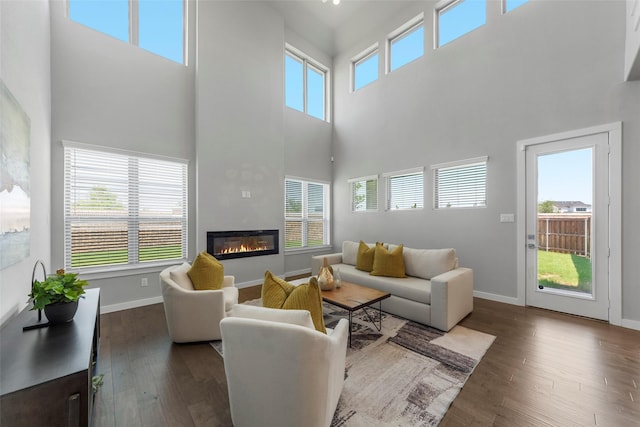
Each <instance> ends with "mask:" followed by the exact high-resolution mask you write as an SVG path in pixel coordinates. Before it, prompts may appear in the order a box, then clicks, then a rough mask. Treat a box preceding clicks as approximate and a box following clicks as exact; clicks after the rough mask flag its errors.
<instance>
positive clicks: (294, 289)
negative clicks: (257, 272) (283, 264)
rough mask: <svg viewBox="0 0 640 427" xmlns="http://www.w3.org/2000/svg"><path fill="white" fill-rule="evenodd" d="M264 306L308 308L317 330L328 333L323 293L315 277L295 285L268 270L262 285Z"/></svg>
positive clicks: (292, 308)
mask: <svg viewBox="0 0 640 427" xmlns="http://www.w3.org/2000/svg"><path fill="white" fill-rule="evenodd" d="M262 306H263V307H268V308H280V309H283V310H308V311H309V313H311V320H313V326H315V328H316V330H317V331H319V332H322V333H325V334H326V333H327V330H326V328H325V326H324V318H323V317H322V294H321V292H320V287H319V286H318V281H317V279H316V278H315V277H312V278H311V279H310V281H309V283H305V284H302V285H298V286H294V285H292V284H291V283H289V282H287V281H285V280H282V279H281V278H279V277H277V276H274V275H273V274H272V273H271V272H270V271H269V270H267V271H266V272H265V273H264V283H263V285H262Z"/></svg>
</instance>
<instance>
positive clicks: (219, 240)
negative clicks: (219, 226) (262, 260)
mask: <svg viewBox="0 0 640 427" xmlns="http://www.w3.org/2000/svg"><path fill="white" fill-rule="evenodd" d="M207 252H208V253H210V254H211V255H213V256H214V257H215V258H216V259H218V260H223V259H233V258H246V257H252V256H261V255H272V254H277V253H278V252H279V237H278V230H243V231H207Z"/></svg>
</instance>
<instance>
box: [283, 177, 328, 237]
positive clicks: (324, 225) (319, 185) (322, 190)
mask: <svg viewBox="0 0 640 427" xmlns="http://www.w3.org/2000/svg"><path fill="white" fill-rule="evenodd" d="M329 191H330V187H329V184H327V183H324V182H314V181H307V180H304V179H298V178H289V177H288V178H285V180H284V200H285V202H284V245H285V246H284V247H285V249H303V248H313V247H321V246H328V245H329V244H330V240H329V231H330V230H329V225H330V220H329V218H330V216H329V212H330V211H329Z"/></svg>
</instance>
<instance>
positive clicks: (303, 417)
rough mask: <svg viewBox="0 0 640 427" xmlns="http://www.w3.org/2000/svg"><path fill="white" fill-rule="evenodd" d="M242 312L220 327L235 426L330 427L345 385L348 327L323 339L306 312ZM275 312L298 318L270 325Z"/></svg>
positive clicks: (340, 324) (338, 328)
mask: <svg viewBox="0 0 640 427" xmlns="http://www.w3.org/2000/svg"><path fill="white" fill-rule="evenodd" d="M253 309H257V310H253ZM246 310H247V309H246V308H245V307H243V313H241V314H238V315H239V316H243V317H234V314H233V312H232V313H231V315H230V317H226V318H225V319H223V320H222V321H221V322H220V329H221V330H222V352H223V357H224V369H225V373H226V376H227V385H228V388H229V403H230V406H231V419H232V420H233V425H234V426H235V427H253V426H258V425H261V426H278V427H286V426H290V427H299V426H305V427H316V426H317V427H327V426H329V425H330V424H331V420H332V418H333V414H334V412H335V410H336V407H337V405H338V399H339V398H340V394H341V392H342V387H343V385H344V373H345V359H346V354H347V338H348V334H349V322H348V321H347V320H346V319H341V320H340V321H339V322H338V325H337V326H336V328H335V329H334V330H332V331H331V330H328V331H327V332H328V333H327V334H323V333H322V332H318V331H316V330H315V329H314V327H313V322H312V321H311V316H310V315H309V312H308V311H306V310H277V309H269V308H263V307H252V308H251V309H250V310H251V311H252V313H250V314H247V313H246ZM261 310H262V311H264V312H265V313H266V315H264V316H261V314H260V313H259V312H260V311H261ZM276 312H297V313H295V314H294V313H289V314H290V315H291V316H290V319H282V320H279V321H274V319H275V315H274V313H276ZM300 313H303V314H305V315H306V316H307V317H306V319H305V320H304V322H300V321H299V315H300ZM284 315H285V317H286V316H287V313H284ZM261 317H262V318H263V319H268V320H261V319H260V318H261ZM291 317H297V318H291ZM283 322H287V323H283ZM301 325H306V326H301Z"/></svg>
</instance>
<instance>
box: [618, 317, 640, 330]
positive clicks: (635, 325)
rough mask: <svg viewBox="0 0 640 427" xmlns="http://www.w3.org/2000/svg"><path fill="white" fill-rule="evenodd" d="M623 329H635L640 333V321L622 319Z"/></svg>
mask: <svg viewBox="0 0 640 427" xmlns="http://www.w3.org/2000/svg"><path fill="white" fill-rule="evenodd" d="M620 326H622V327H623V328H629V329H635V330H637V331H640V321H638V320H631V319H622V322H621V324H620Z"/></svg>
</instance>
